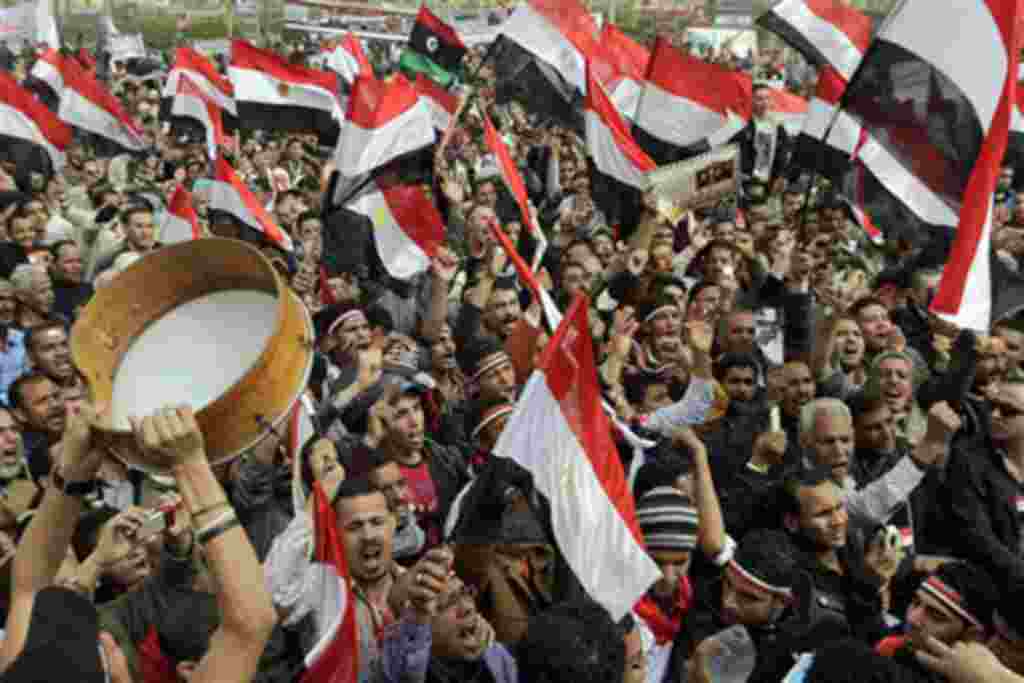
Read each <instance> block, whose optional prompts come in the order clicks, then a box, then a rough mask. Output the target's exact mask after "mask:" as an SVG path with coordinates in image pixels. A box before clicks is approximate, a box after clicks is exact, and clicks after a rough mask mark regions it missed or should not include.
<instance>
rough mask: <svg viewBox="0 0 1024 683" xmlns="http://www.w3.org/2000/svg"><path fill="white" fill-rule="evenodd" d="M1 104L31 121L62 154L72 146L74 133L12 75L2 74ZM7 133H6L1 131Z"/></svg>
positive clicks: (0, 75)
mask: <svg viewBox="0 0 1024 683" xmlns="http://www.w3.org/2000/svg"><path fill="white" fill-rule="evenodd" d="M0 102H3V103H4V104H6V105H8V106H10V107H13V108H14V109H16V110H18V111H19V112H21V113H22V114H23V115H24V116H25V117H27V119H28V120H29V121H31V122H32V123H33V124H34V126H35V128H36V129H37V130H38V132H39V134H40V135H41V136H42V138H43V139H44V140H45V141H46V142H47V143H48V144H49V145H51V146H52V147H53V148H54V149H55V150H57V151H58V152H60V153H61V158H63V153H64V150H65V149H66V148H67V146H68V145H70V144H71V138H72V136H73V131H72V130H71V126H69V125H67V124H66V123H64V122H63V121H61V120H60V119H59V118H57V115H56V114H54V113H53V112H52V111H51V110H49V109H48V108H47V107H46V105H44V104H43V103H42V102H40V101H39V100H38V99H36V97H35V96H34V95H33V94H32V93H30V92H29V91H27V90H25V89H24V88H22V87H21V86H20V85H18V83H17V81H15V80H14V79H13V78H12V77H11V76H10V75H8V74H7V73H5V72H0ZM0 132H5V131H0Z"/></svg>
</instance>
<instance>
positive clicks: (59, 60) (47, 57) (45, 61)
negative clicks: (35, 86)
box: [31, 48, 64, 99]
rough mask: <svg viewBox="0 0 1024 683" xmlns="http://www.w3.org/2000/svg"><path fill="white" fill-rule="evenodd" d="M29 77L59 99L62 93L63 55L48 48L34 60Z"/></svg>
mask: <svg viewBox="0 0 1024 683" xmlns="http://www.w3.org/2000/svg"><path fill="white" fill-rule="evenodd" d="M31 76H32V78H34V79H35V80H37V81H39V82H41V83H43V84H45V85H46V86H47V87H49V88H50V90H52V91H53V94H54V95H55V96H56V97H57V98H58V99H59V98H60V94H61V93H62V92H64V55H62V54H61V53H60V50H57V49H54V48H50V49H49V50H47V51H46V52H44V53H43V54H42V55H40V56H39V59H37V60H36V63H35V64H34V65H33V66H32V72H31Z"/></svg>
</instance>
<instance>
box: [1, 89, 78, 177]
mask: <svg viewBox="0 0 1024 683" xmlns="http://www.w3.org/2000/svg"><path fill="white" fill-rule="evenodd" d="M0 135H8V136H10V137H13V138H18V139H19V140H25V141H27V142H31V143H32V144H34V145H39V146H40V147H42V148H43V149H45V150H46V153H47V155H49V157H50V163H52V164H53V166H54V168H55V169H56V170H58V171H59V170H60V169H62V168H63V167H64V161H65V157H64V153H63V152H61V151H60V150H59V149H57V148H56V147H54V146H53V145H51V144H50V142H49V140H47V139H46V137H45V136H44V135H43V133H42V131H40V130H39V126H38V125H37V124H36V122H35V121H34V120H33V119H31V118H29V117H28V116H26V115H25V113H24V112H22V111H19V110H18V109H15V108H14V107H12V106H10V105H8V104H5V103H3V102H0Z"/></svg>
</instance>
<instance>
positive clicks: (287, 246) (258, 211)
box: [209, 156, 295, 252]
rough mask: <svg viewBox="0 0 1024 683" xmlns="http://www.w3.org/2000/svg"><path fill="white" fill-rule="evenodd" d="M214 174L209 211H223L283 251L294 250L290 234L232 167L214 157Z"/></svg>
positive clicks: (223, 160)
mask: <svg viewBox="0 0 1024 683" xmlns="http://www.w3.org/2000/svg"><path fill="white" fill-rule="evenodd" d="M215 167H216V175H215V177H214V179H213V182H211V183H210V190H209V192H210V204H209V209H210V210H211V211H223V212H224V213H226V214H228V215H229V216H231V217H232V218H234V219H235V220H237V221H238V222H240V223H242V224H243V225H246V226H248V227H250V228H252V229H253V230H255V231H257V232H259V233H262V235H263V236H264V237H265V238H266V239H267V241H269V242H271V243H273V244H275V245H277V246H278V247H280V248H281V249H284V250H285V251H288V252H291V251H294V248H295V247H294V245H293V243H292V239H291V237H290V236H289V235H288V233H286V232H285V231H283V230H281V228H280V227H278V225H277V223H276V222H274V219H273V217H271V215H270V213H269V212H268V211H267V209H266V208H265V207H264V206H262V205H261V204H260V202H259V200H258V199H257V198H256V196H255V195H254V194H253V193H252V192H251V191H250V190H249V188H248V187H246V186H245V183H243V182H242V181H241V179H240V178H239V177H238V174H237V173H235V169H233V168H232V167H231V164H229V163H228V162H227V160H226V159H224V157H223V156H218V157H217V162H216V164H215Z"/></svg>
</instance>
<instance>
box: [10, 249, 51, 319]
mask: <svg viewBox="0 0 1024 683" xmlns="http://www.w3.org/2000/svg"><path fill="white" fill-rule="evenodd" d="M11 285H13V287H14V300H15V302H16V303H17V310H16V311H15V314H14V326H15V327H18V328H21V329H22V330H27V329H29V328H31V327H35V326H36V325H40V324H42V323H45V322H49V321H50V320H52V319H53V317H54V313H53V303H54V301H55V300H56V297H55V296H54V293H53V281H52V280H51V279H50V274H49V273H48V272H47V270H46V266H43V265H35V264H31V263H23V264H21V265H19V266H18V267H17V268H15V269H14V272H13V273H11Z"/></svg>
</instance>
